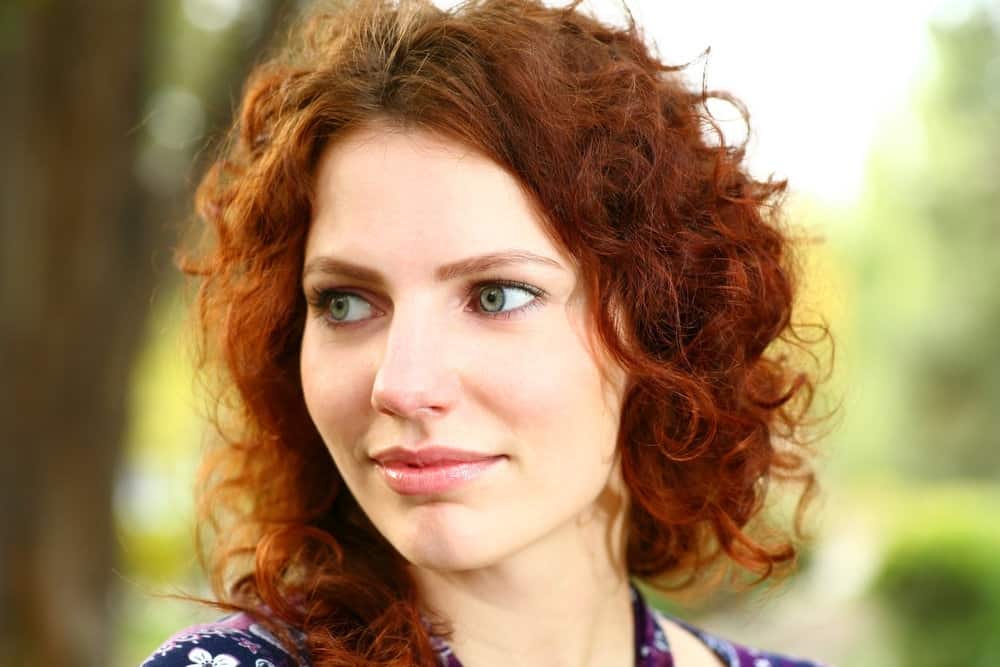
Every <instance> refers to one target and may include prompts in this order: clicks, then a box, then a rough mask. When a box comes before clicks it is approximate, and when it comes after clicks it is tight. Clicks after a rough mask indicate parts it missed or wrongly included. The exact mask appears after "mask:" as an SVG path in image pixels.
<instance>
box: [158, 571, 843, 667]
mask: <svg viewBox="0 0 1000 667" xmlns="http://www.w3.org/2000/svg"><path fill="white" fill-rule="evenodd" d="M632 606H633V616H634V619H635V639H636V642H635V664H636V667H684V665H676V666H675V665H674V659H673V655H672V653H671V652H670V645H669V643H668V642H667V636H666V634H665V633H664V632H663V629H662V625H661V621H662V620H663V619H664V618H665V617H664V616H663V615H662V614H661V613H660V612H659V611H657V610H655V609H652V608H651V607H650V606H649V605H648V603H647V602H646V601H645V599H643V597H642V594H641V593H640V592H639V591H638V590H637V589H636V588H634V587H633V588H632ZM671 620H673V621H674V622H675V623H678V624H679V625H681V626H683V627H684V628H686V629H687V630H689V631H690V632H691V633H693V634H694V635H695V636H696V637H698V638H699V639H700V640H701V641H702V642H703V643H704V644H705V645H706V646H707V647H708V648H709V649H711V650H712V652H713V653H715V655H716V656H718V657H719V659H720V661H721V664H723V665H725V667H823V665H821V664H820V663H817V662H811V661H809V660H800V659H796V658H790V657H786V656H781V655H778V654H776V653H767V652H764V651H757V650H754V649H751V648H747V647H744V646H740V645H738V644H734V643H732V642H729V641H726V640H724V639H720V638H719V637H715V636H714V635H710V634H708V633H707V632H705V631H704V630H701V629H699V628H696V627H694V626H691V625H689V624H687V623H684V622H683V621H678V620H676V619H671ZM293 634H294V635H295V638H296V640H297V641H298V642H299V644H300V646H299V652H300V654H302V655H306V651H305V650H304V646H305V644H304V641H303V637H302V636H301V634H296V633H293ZM434 646H435V648H436V649H437V652H438V662H439V663H440V665H441V667H462V663H461V661H460V660H459V659H458V656H456V655H455V654H454V653H453V652H452V650H451V648H450V647H449V646H448V644H447V643H446V642H444V641H442V640H440V639H435V640H434ZM142 667H311V665H310V663H309V662H308V661H307V660H301V661H298V662H296V661H295V659H294V658H293V657H292V656H291V654H290V653H289V651H287V650H286V649H285V648H284V647H282V645H281V644H280V643H279V642H278V640H277V639H275V638H274V637H273V636H272V635H271V634H270V633H269V632H268V631H267V630H265V629H264V628H263V627H262V626H260V625H258V624H257V623H255V622H254V621H253V620H252V619H251V618H250V617H249V616H247V615H246V614H234V615H232V616H228V617H226V618H224V619H222V620H221V621H218V622H216V623H211V624H208V625H199V626H194V627H192V628H189V629H187V630H184V631H182V632H180V633H178V634H176V635H174V636H173V637H171V638H170V639H169V640H167V641H166V642H165V643H164V644H163V645H162V646H160V648H158V649H157V650H156V651H155V652H154V653H153V655H151V656H150V657H149V658H148V659H147V660H146V661H145V662H143V663H142Z"/></svg>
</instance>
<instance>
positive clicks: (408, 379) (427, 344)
mask: <svg viewBox="0 0 1000 667" xmlns="http://www.w3.org/2000/svg"><path fill="white" fill-rule="evenodd" d="M392 317H393V320H392V323H391V324H390V326H389V333H388V337H387V339H386V344H385V349H384V352H383V355H382V360H381V364H380V365H379V368H378V371H377V372H376V374H375V382H374V384H373V386H372V398H371V404H372V407H373V408H374V409H375V410H377V411H378V412H381V413H383V414H387V415H392V416H397V417H404V418H411V419H412V418H426V417H435V416H441V415H443V414H445V413H447V412H448V411H449V410H450V408H451V407H452V405H453V404H454V402H455V399H456V397H457V394H458V391H457V386H458V378H457V374H456V373H455V371H454V369H453V368H451V367H450V365H449V361H450V359H449V354H448V350H449V346H448V344H447V341H446V338H447V336H446V331H445V327H444V326H442V324H443V323H435V322H434V321H433V318H431V317H428V316H427V315H426V313H421V312H403V311H402V310H401V309H397V310H396V312H395V313H394V314H393V316H392Z"/></svg>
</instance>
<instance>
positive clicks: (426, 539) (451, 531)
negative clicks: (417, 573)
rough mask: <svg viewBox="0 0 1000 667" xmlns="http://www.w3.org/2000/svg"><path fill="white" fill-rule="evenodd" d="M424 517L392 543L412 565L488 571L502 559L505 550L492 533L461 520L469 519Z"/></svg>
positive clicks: (450, 514)
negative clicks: (486, 568) (488, 568)
mask: <svg viewBox="0 0 1000 667" xmlns="http://www.w3.org/2000/svg"><path fill="white" fill-rule="evenodd" d="M423 509H425V510H426V509H428V508H423ZM438 509H440V508H438ZM423 513H424V514H425V516H421V517H414V519H413V520H412V521H407V526H406V531H407V532H406V534H405V535H400V539H397V540H390V541H392V542H393V546H394V547H396V550H397V551H399V553H400V554H401V555H402V556H403V557H404V558H405V559H406V560H407V561H408V562H409V563H410V564H411V565H414V566H416V567H419V568H423V569H427V570H434V571H439V572H445V571H451V572H457V571H463V570H476V569H480V568H484V567H488V566H490V565H493V564H495V563H496V562H498V561H499V560H501V558H502V557H503V555H504V554H503V549H502V547H501V545H499V544H498V543H497V542H496V539H495V535H494V534H491V533H492V531H486V530H483V529H482V525H481V524H480V525H470V524H469V523H468V522H463V521H462V520H461V519H462V518H465V519H468V518H470V517H455V516H454V514H455V513H454V512H448V511H444V512H441V511H432V512H423ZM460 513H462V514H464V512H460Z"/></svg>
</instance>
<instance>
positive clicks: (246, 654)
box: [141, 613, 309, 667]
mask: <svg viewBox="0 0 1000 667" xmlns="http://www.w3.org/2000/svg"><path fill="white" fill-rule="evenodd" d="M293 635H295V639H296V640H297V641H299V640H301V635H298V634H297V633H293ZM302 647H304V643H301V642H300V646H299V648H300V649H301V648H302ZM303 653H304V651H303ZM141 667H309V664H308V663H307V662H304V661H302V660H298V661H296V660H295V658H293V657H292V654H291V652H290V651H289V650H288V648H286V647H285V646H283V645H282V644H281V642H280V641H279V640H278V639H277V638H275V637H274V636H273V635H272V634H271V633H270V632H268V631H267V630H266V629H265V628H264V627H263V626H262V625H260V624H258V623H257V622H256V621H254V619H253V618H251V617H250V616H248V615H247V614H243V613H240V614H232V615H231V616H227V617H225V618H223V619H220V620H218V621H216V622H214V623H206V624H203V625H195V626H192V627H190V628H186V629H184V630H181V631H180V632H178V633H176V634H175V635H173V636H172V637H170V639H168V640H167V641H165V642H164V643H163V644H162V645H160V647H159V648H158V649H156V650H155V651H153V653H152V655H150V656H149V657H148V658H147V659H146V660H145V661H144V662H143V663H142V665H141Z"/></svg>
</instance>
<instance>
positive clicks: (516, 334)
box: [301, 125, 717, 667]
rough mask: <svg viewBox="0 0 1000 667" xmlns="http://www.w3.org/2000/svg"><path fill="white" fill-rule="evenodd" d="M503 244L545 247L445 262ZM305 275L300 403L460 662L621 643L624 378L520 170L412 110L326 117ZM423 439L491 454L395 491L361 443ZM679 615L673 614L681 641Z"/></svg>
mask: <svg viewBox="0 0 1000 667" xmlns="http://www.w3.org/2000/svg"><path fill="white" fill-rule="evenodd" d="M387 184H391V186H387ZM506 251H517V252H520V253H523V254H527V253H530V254H532V255H534V256H536V257H539V258H543V259H544V260H546V261H545V263H542V262H527V261H519V262H507V263H504V264H501V265H497V266H494V267H493V268H491V269H489V270H481V269H480V270H476V271H475V272H472V273H468V274H464V275H452V276H441V275H439V273H440V272H439V269H440V267H442V266H446V265H449V264H453V263H455V262H458V261H460V260H466V259H468V258H472V257H478V256H483V255H486V254H489V253H498V252H506ZM338 260H340V261H344V260H346V261H348V262H351V263H353V264H356V265H361V266H363V267H365V268H367V269H369V272H368V273H371V274H373V275H349V273H350V272H348V271H345V270H344V269H343V268H342V267H340V266H337V265H336V261H338ZM442 278H443V279H442ZM497 279H500V280H508V281H517V282H520V283H525V284H527V285H529V286H530V287H531V288H533V289H534V290H536V291H541V292H542V294H540V295H535V294H533V293H532V292H531V291H526V290H524V289H521V288H518V287H503V286H499V285H497V284H496V283H495V282H493V281H495V280H497ZM498 288H499V290H498ZM303 290H304V292H305V295H306V298H307V299H308V300H309V302H310V315H309V317H308V318H307V323H306V326H305V330H304V333H303V339H302V352H301V375H302V385H303V390H304V394H305V400H306V405H307V407H308V410H309V413H310V415H311V417H312V419H313V421H314V422H315V424H316V426H317V428H318V430H319V432H320V434H321V436H322V437H323V439H324V441H325V443H326V445H327V447H328V448H329V450H330V454H331V456H332V457H333V460H334V462H335V463H336V465H337V468H338V470H339V471H340V473H341V476H342V477H343V479H344V481H345V483H346V484H347V486H348V488H349V489H350V491H351V492H352V493H353V494H354V496H355V497H356V498H357V500H358V502H359V504H360V506H361V507H362V508H363V510H364V511H365V512H366V514H367V515H368V516H369V518H370V519H371V520H372V522H373V523H374V525H375V526H376V527H377V528H378V529H379V531H381V532H382V534H383V535H385V537H386V538H387V539H388V540H389V542H390V543H392V544H393V546H394V547H395V548H396V549H397V550H398V551H399V552H400V553H401V554H402V555H403V556H404V557H405V558H406V559H407V560H408V561H409V562H410V563H411V567H412V572H413V575H414V577H415V579H416V581H417V583H418V586H419V587H420V590H421V595H422V598H423V599H424V601H425V603H426V605H427V607H428V610H429V611H430V612H432V613H437V614H440V615H441V616H443V617H444V618H446V619H449V620H450V621H451V622H452V624H453V627H454V635H453V639H452V641H451V644H452V647H453V648H454V649H455V651H456V653H457V654H458V655H459V656H460V657H461V659H462V661H463V663H464V664H465V665H466V666H467V667H483V666H488V665H510V664H518V665H526V666H530V665H595V666H596V665H605V666H606V665H630V664H632V650H633V637H632V619H631V608H630V602H629V591H628V578H627V571H626V568H625V564H624V553H625V552H624V548H625V546H624V545H625V522H624V520H625V516H626V511H627V493H626V490H625V487H624V484H623V482H622V479H621V472H620V468H619V465H618V459H617V456H616V453H615V443H616V438H617V432H618V423H619V416H620V412H621V404H622V399H623V396H624V390H625V381H626V378H625V374H624V372H623V371H622V370H621V369H620V368H618V367H617V366H615V365H614V364H611V363H610V361H609V360H608V359H606V358H605V357H604V356H603V355H602V354H601V353H600V352H599V351H597V350H595V346H594V345H592V344H591V343H590V340H591V338H590V336H589V333H590V329H589V326H590V325H589V324H588V319H587V313H588V312H589V311H588V304H587V303H586V302H585V299H584V296H583V294H582V291H581V283H580V280H579V272H578V270H577V269H576V267H575V263H574V262H573V259H572V258H571V257H569V256H568V255H567V254H565V253H564V252H563V251H561V250H560V249H559V248H558V247H557V246H556V244H555V243H554V242H553V241H552V240H551V239H550V238H549V237H548V236H547V234H546V233H545V231H544V229H543V226H542V224H541V221H540V219H539V217H538V215H537V214H536V212H535V211H534V209H533V208H532V206H531V205H530V202H529V200H528V198H527V197H526V196H525V195H524V193H523V192H522V191H521V189H520V188H519V186H518V183H517V181H516V180H515V179H514V178H513V177H512V176H511V175H510V174H509V173H507V172H506V171H505V170H504V169H502V168H501V167H500V166H498V165H497V164H495V163H493V162H492V161H490V160H489V159H487V158H486V157H484V156H482V155H480V154H478V153H476V152H475V151H472V150H470V149H467V148H465V147H463V146H461V145H460V144H456V143H454V142H452V141H449V140H446V139H442V138H439V137H437V136H435V135H433V134H429V133H427V132H423V131H410V130H407V131H403V130H398V129H393V128H389V127H387V126H382V125H373V126H369V127H366V128H363V129H360V130H355V131H353V132H351V133H349V134H347V135H346V136H343V137H341V138H339V139H338V140H337V141H336V142H335V143H334V144H332V145H331V146H330V147H328V148H327V150H326V152H325V153H324V155H323V157H322V160H321V162H320V165H319V170H318V173H317V181H316V194H315V201H314V208H313V220H312V221H311V226H310V231H309V235H308V239H307V244H306V253H305V264H304V271H303ZM484 293H486V298H487V299H489V298H490V297H492V298H493V299H494V300H495V299H496V297H497V296H499V295H500V294H502V295H503V299H504V303H503V306H502V314H503V315H505V316H506V317H505V318H500V317H491V316H490V315H491V313H490V312H489V306H486V307H484V301H482V300H481V299H482V298H483V297H484ZM486 303H488V304H489V303H493V304H494V308H495V301H487V302H486ZM338 324H339V325H340V326H337V325H338ZM602 369H603V370H605V371H607V372H606V373H604V374H602ZM429 444H435V445H438V446H444V447H451V448H457V449H464V450H470V451H474V452H477V453H482V454H488V455H500V456H502V457H503V458H502V459H501V460H500V461H499V462H498V463H497V464H495V465H493V466H492V467H491V468H490V469H489V470H487V471H486V473H485V474H483V475H482V476H480V477H478V478H476V479H474V480H471V481H469V482H467V483H465V484H464V485H462V486H460V487H458V488H457V489H454V490H450V491H447V492H445V493H441V494H433V495H420V496H404V495H400V494H398V493H396V492H395V491H393V490H392V489H391V488H390V487H389V486H388V485H387V484H386V482H385V479H384V477H383V475H382V474H381V472H380V471H379V469H378V467H377V466H376V465H375V464H374V463H373V461H372V460H371V458H370V457H371V455H372V454H373V453H377V452H380V451H384V450H385V449H387V448H389V447H394V446H403V447H408V448H411V449H420V448H421V447H425V446H428V445H429ZM568 618H573V619H574V623H573V624H567V623H566V622H565V621H566V619H568ZM678 632H679V631H678V629H677V628H675V627H671V628H668V636H669V637H670V639H671V641H672V642H674V641H675V640H676V642H679V643H677V644H675V646H678V647H680V646H681V645H683V644H685V643H686V639H685V637H683V636H679V635H678ZM682 664H692V665H697V664H717V663H716V662H714V661H712V662H688V663H682Z"/></svg>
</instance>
